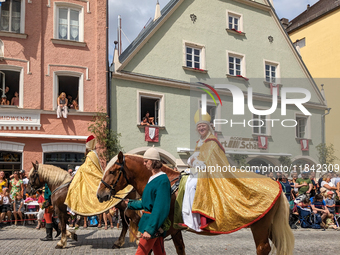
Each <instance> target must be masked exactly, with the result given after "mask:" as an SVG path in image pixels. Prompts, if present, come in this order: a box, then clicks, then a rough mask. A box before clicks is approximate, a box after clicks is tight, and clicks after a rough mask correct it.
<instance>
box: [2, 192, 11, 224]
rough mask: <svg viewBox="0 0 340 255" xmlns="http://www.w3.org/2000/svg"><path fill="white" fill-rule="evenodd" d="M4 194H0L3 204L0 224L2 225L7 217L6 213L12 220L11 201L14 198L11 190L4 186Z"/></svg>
mask: <svg viewBox="0 0 340 255" xmlns="http://www.w3.org/2000/svg"><path fill="white" fill-rule="evenodd" d="M2 192H3V194H2V195H0V204H1V205H2V210H1V215H0V225H2V222H3V220H4V219H5V214H7V218H8V220H11V216H12V212H11V203H12V199H11V197H10V196H9V190H8V189H7V188H4V189H3V190H2Z"/></svg>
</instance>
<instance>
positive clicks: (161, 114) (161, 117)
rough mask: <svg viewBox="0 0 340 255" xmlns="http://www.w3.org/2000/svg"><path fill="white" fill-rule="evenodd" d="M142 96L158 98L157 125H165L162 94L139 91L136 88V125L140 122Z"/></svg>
mask: <svg viewBox="0 0 340 255" xmlns="http://www.w3.org/2000/svg"><path fill="white" fill-rule="evenodd" d="M142 97H144V98H145V97H146V98H152V99H158V100H159V113H158V114H159V117H158V118H159V121H158V122H159V123H157V126H160V127H164V126H165V115H164V114H165V103H164V94H157V93H152V92H148V91H140V90H137V125H140V123H141V122H142V118H141V116H142V107H141V103H142Z"/></svg>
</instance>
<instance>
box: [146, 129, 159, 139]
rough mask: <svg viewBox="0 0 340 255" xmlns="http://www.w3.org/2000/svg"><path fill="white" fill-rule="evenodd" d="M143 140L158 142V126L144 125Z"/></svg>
mask: <svg viewBox="0 0 340 255" xmlns="http://www.w3.org/2000/svg"><path fill="white" fill-rule="evenodd" d="M145 141H146V142H153V143H158V142H159V128H158V127H149V126H145Z"/></svg>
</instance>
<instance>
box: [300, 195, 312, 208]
mask: <svg viewBox="0 0 340 255" xmlns="http://www.w3.org/2000/svg"><path fill="white" fill-rule="evenodd" d="M298 206H300V207H301V208H302V209H304V210H306V211H311V208H310V207H311V202H310V200H309V198H308V197H306V198H305V199H303V200H302V201H301V202H300V203H299V204H298Z"/></svg>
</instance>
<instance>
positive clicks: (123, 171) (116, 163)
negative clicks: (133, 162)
mask: <svg viewBox="0 0 340 255" xmlns="http://www.w3.org/2000/svg"><path fill="white" fill-rule="evenodd" d="M115 165H118V166H120V169H119V175H118V178H117V180H116V182H115V183H114V184H113V185H112V187H111V185H110V184H108V183H106V182H105V181H104V180H103V179H101V182H102V183H103V184H104V185H105V187H106V188H108V189H109V190H110V196H111V197H114V198H119V197H115V196H114V195H113V193H115V192H116V191H115V187H116V186H117V184H118V182H119V180H120V177H121V175H122V173H123V176H124V178H125V180H126V182H127V184H129V181H128V179H127V177H126V172H125V169H124V165H125V156H123V162H122V163H119V162H117V161H116V162H115ZM110 174H113V171H110ZM119 199H121V198H119Z"/></svg>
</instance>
